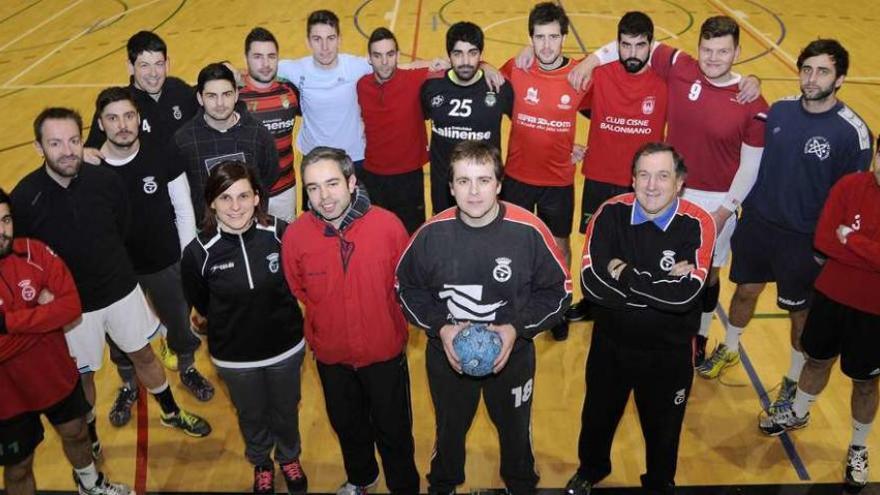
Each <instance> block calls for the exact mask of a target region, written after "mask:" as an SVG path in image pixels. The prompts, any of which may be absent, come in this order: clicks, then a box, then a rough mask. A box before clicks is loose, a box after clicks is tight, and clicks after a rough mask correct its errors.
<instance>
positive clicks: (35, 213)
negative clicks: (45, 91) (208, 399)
mask: <svg viewBox="0 0 880 495" xmlns="http://www.w3.org/2000/svg"><path fill="white" fill-rule="evenodd" d="M81 133H82V119H81V117H80V116H79V114H78V113H76V112H75V111H73V110H70V109H67V108H47V109H45V110H43V111H42V112H41V113H40V114H39V115H38V116H37V118H36V119H35V120H34V135H35V138H36V142H35V146H36V148H37V152H38V153H39V154H40V155H41V156H42V157H43V159H44V160H45V163H44V164H43V165H42V166H40V168H38V169H37V170H34V171H33V172H31V173H30V174H28V175H27V176H25V178H23V179H22V180H21V182H19V183H18V185H17V186H16V187H15V189H14V190H13V191H12V205H13V213H14V215H15V225H16V229H17V230H18V231H19V233H20V234H21V235H23V236H26V237H35V238H37V239H39V240H41V241H43V242H45V243H46V244H48V245H49V247H51V248H52V249H53V250H55V251H56V252H57V253H58V254H59V255H60V256H61V257H62V259H64V260H65V261H66V262H67V264H68V266H69V267H70V271H71V273H72V274H73V279H74V282H75V283H76V287H77V290H78V292H79V295H80V299H81V301H82V309H83V314H82V318H81V319H80V320H79V321H78V322H77V323H76V324H75V325H73V327H72V328H70V329H68V330H67V332H66V333H65V337H66V339H67V344H68V347H70V354H71V355H72V356H73V357H74V359H75V360H76V364H77V367H78V369H79V372H80V376H81V379H82V382H83V389H84V390H85V395H86V399H87V400H88V402H89V404H91V406H92V411H91V412H89V414H88V416H89V418H88V419H89V434H90V436H91V439H92V449H93V452H94V455H95V456H97V455H98V454H99V453H100V450H101V445H100V443H99V442H98V439H97V429H96V425H95V419H94V407H95V399H96V396H97V394H96V390H95V377H94V375H95V372H96V371H98V370H99V369H100V368H101V365H102V362H103V359H104V340H105V337H107V336H109V337H110V338H111V339H112V340H113V342H115V343H116V345H118V346H119V348H120V349H121V350H122V351H123V352H125V353H126V354H127V355H128V357H129V359H131V361H132V362H133V364H134V368H135V372H136V373H137V375H138V379H139V381H140V382H141V383H142V384H143V385H144V387H146V388H147V390H148V391H149V392H150V394H152V395H153V397H154V398H155V399H156V401H157V402H158V403H159V405H160V407H161V409H162V414H161V423H162V424H163V425H164V426H168V427H171V428H177V429H180V430H182V431H184V432H185V433H186V434H188V435H190V436H197V437H203V436H206V435H208V434H209V433H210V432H211V427H210V425H208V423H207V422H206V421H205V420H204V419H202V418H200V417H198V416H196V415H194V414H192V413H189V412H187V411H184V410H182V409H181V408H180V407H179V406H178V405H177V402H176V401H175V399H174V395H173V394H172V392H171V388H170V387H169V384H168V380H167V379H166V378H165V372H164V370H163V368H162V365H161V364H159V361H158V360H156V356H155V355H154V354H153V349H152V347H150V343H149V338H150V337H151V336H153V335H155V333H156V332H157V331H158V327H159V321H158V320H157V319H156V317H155V315H154V314H153V313H152V312H151V311H150V309H149V307H148V306H147V301H146V299H145V298H144V294H143V292H142V291H141V288H140V286H139V285H138V283H137V279H136V278H135V273H134V269H133V268H132V265H131V262H130V261H129V257H128V253H127V252H126V250H125V238H126V232H127V230H128V228H129V223H130V222H129V203H128V200H127V198H126V194H125V186H124V185H123V184H122V180H121V179H119V177H117V176H116V175H115V174H114V173H113V172H111V171H109V170H106V169H104V168H101V167H92V166H86V167H83V166H82V163H83V162H82V153H83V148H82V141H81Z"/></svg>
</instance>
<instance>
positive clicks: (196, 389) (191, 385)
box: [180, 366, 214, 402]
mask: <svg viewBox="0 0 880 495" xmlns="http://www.w3.org/2000/svg"><path fill="white" fill-rule="evenodd" d="M180 382H181V383H183V385H184V386H185V387H186V389H187V390H189V391H190V392H191V393H192V394H193V395H194V396H195V398H196V399H199V400H200V401H202V402H206V401H209V400H211V398H212V397H214V386H213V385H211V382H209V381H208V379H207V378H205V377H204V376H202V374H201V373H199V370H197V369H196V368H195V367H194V366H190V367H189V368H188V369H187V370H186V371H184V372H183V373H181V374H180Z"/></svg>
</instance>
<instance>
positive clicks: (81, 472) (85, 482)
mask: <svg viewBox="0 0 880 495" xmlns="http://www.w3.org/2000/svg"><path fill="white" fill-rule="evenodd" d="M73 472H75V473H76V477H77V478H79V482H80V484H81V485H82V486H83V487H84V488H94V487H95V485H96V484H97V483H98V469H97V468H95V463H94V462H92V463H90V464H89V465H88V466H86V467H84V468H82V469H77V468H73Z"/></svg>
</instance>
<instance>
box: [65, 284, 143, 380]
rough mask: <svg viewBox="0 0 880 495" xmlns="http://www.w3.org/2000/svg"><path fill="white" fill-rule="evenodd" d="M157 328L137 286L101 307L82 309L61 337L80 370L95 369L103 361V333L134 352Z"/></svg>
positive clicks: (87, 371)
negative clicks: (118, 298)
mask: <svg viewBox="0 0 880 495" xmlns="http://www.w3.org/2000/svg"><path fill="white" fill-rule="evenodd" d="M158 331H159V319H158V318H156V315H155V314H153V312H152V311H151V310H150V308H149V306H147V300H146V298H145V297H144V293H143V291H142V290H141V286H140V285H137V286H135V288H134V290H133V291H131V292H129V293H128V295H127V296H125V297H123V298H122V299H120V300H118V301H116V302H115V303H113V304H111V305H110V306H107V307H105V308H101V309H97V310H95V311H89V312H87V313H83V314H82V317H81V318H80V319H79V320H77V321H76V323H74V326H73V328H71V329H70V330H68V331H67V332H66V333H65V334H64V337H65V338H66V339H67V346H68V347H69V348H70V355H71V356H73V359H74V360H75V361H76V367H77V368H78V369H79V372H80V373H89V372H91V371H98V370H99V369H101V365H102V363H103V361H104V345H105V341H104V335H105V334H106V335H109V336H110V338H111V339H113V342H115V343H116V345H118V346H119V348H120V349H122V351H123V352H126V353H129V352H135V351H139V350H141V349H143V347H144V346H145V345H147V344H149V343H150V339H151V338H153V336H155V335H156V334H157V332H158Z"/></svg>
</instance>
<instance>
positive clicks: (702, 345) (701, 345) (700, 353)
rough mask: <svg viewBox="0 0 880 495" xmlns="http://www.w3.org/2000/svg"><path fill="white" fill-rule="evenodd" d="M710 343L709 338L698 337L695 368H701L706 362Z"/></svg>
mask: <svg viewBox="0 0 880 495" xmlns="http://www.w3.org/2000/svg"><path fill="white" fill-rule="evenodd" d="M707 342H709V338H708V337H703V336H702V335H699V334H698V335H697V340H696V341H695V342H694V344H695V346H696V352H695V353H694V368H699V367H700V365H702V364H703V363H704V362H705V361H706V343H707Z"/></svg>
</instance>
